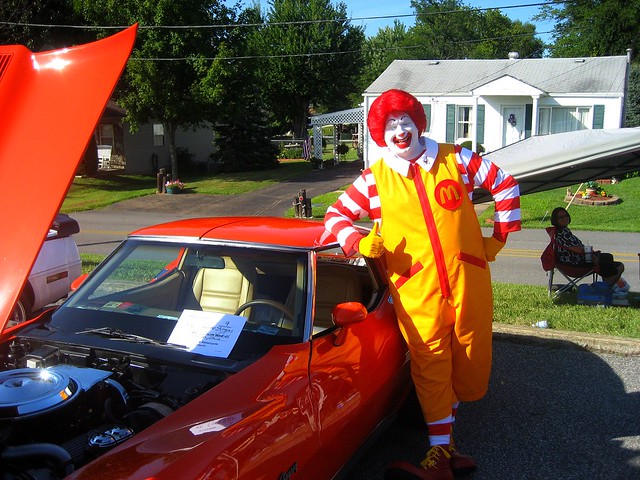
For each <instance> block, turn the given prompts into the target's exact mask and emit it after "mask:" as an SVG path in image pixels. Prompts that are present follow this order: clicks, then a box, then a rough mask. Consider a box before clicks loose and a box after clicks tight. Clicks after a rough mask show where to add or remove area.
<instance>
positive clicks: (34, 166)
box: [0, 25, 137, 329]
mask: <svg viewBox="0 0 640 480" xmlns="http://www.w3.org/2000/svg"><path fill="white" fill-rule="evenodd" d="M136 31H137V25H134V26H132V27H130V28H128V29H126V30H124V31H122V32H120V33H117V34H115V35H113V36H110V37H107V38H105V39H102V40H99V41H96V42H93V43H89V44H86V45H80V46H76V47H71V48H64V49H60V50H52V51H49V52H42V53H35V54H34V53H32V52H30V51H29V50H28V49H27V48H25V47H23V46H19V45H9V46H0V112H2V115H0V185H2V191H3V194H4V199H3V205H4V206H5V208H3V214H2V220H3V223H4V228H3V229H2V234H1V235H0V238H2V240H0V246H1V250H0V329H3V328H4V326H5V325H6V322H7V320H8V318H9V315H10V313H11V310H12V308H13V306H14V304H15V302H16V300H17V299H18V297H19V295H20V291H21V290H22V287H23V285H24V284H25V282H26V279H27V276H28V275H29V272H30V271H31V267H32V266H33V263H34V262H35V259H36V257H37V255H38V252H39V251H40V248H41V246H42V242H43V241H44V239H45V237H46V235H47V232H48V231H49V227H50V226H51V222H52V221H53V219H54V217H55V215H56V214H57V213H58V210H59V209H60V207H61V205H62V202H63V201H64V198H65V195H66V193H67V191H68V190H69V187H70V186H71V182H72V180H73V177H74V174H75V172H76V169H77V167H78V164H79V163H80V160H81V158H82V156H83V154H84V151H85V149H86V147H87V144H88V142H89V139H90V138H91V135H93V132H94V129H95V128H96V125H97V123H98V120H99V119H100V115H101V114H102V111H103V110H104V107H105V105H106V104H107V101H108V100H109V98H110V96H111V94H112V93H113V90H114V88H115V85H116V83H117V82H118V79H119V78H120V75H121V74H122V71H123V70H124V66H125V64H126V62H127V59H128V58H129V55H130V54H131V50H132V48H133V44H134V41H135V36H136Z"/></svg>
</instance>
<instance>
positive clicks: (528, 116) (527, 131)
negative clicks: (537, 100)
mask: <svg viewBox="0 0 640 480" xmlns="http://www.w3.org/2000/svg"><path fill="white" fill-rule="evenodd" d="M532 122H533V104H531V103H527V104H525V106H524V138H529V137H530V136H531V126H532Z"/></svg>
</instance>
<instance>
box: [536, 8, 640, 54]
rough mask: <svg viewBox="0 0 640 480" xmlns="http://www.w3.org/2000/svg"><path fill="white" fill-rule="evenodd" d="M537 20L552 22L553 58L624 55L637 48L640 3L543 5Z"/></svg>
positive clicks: (639, 38)
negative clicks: (628, 50) (629, 49)
mask: <svg viewBox="0 0 640 480" xmlns="http://www.w3.org/2000/svg"><path fill="white" fill-rule="evenodd" d="M538 18H540V19H546V20H555V26H554V28H553V38H554V43H553V44H552V45H550V51H551V56H553V57H583V56H588V57H595V56H608V55H624V54H625V53H626V50H627V48H631V49H633V51H634V52H638V49H639V48H640V36H639V35H638V31H639V30H640V2H637V1H629V0H569V1H567V2H562V3H558V4H555V3H554V4H550V5H545V6H543V7H542V8H541V13H540V15H538Z"/></svg>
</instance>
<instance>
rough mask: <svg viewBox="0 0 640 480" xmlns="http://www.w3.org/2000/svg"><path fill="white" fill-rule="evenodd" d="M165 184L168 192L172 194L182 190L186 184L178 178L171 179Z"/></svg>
mask: <svg viewBox="0 0 640 480" xmlns="http://www.w3.org/2000/svg"><path fill="white" fill-rule="evenodd" d="M164 186H165V188H166V189H167V193H168V194H169V195H171V194H175V193H180V192H182V190H184V187H185V184H184V183H182V182H181V181H180V180H177V179H176V180H169V181H168V182H167V183H165V184H164Z"/></svg>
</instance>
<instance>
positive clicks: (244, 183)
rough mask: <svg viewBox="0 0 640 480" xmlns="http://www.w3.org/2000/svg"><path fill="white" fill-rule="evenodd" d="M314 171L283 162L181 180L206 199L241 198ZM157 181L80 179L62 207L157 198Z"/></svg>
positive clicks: (71, 208)
mask: <svg viewBox="0 0 640 480" xmlns="http://www.w3.org/2000/svg"><path fill="white" fill-rule="evenodd" d="M310 170H311V164H310V163H309V162H307V161H304V160H288V161H284V162H281V163H280V165H279V167H278V168H274V169H271V170H260V171H252V172H239V173H223V174H219V175H213V176H203V175H200V176H195V175H184V176H182V178H181V180H182V181H183V182H185V183H186V186H187V189H188V190H189V191H190V192H192V193H199V194H203V195H238V194H241V193H246V192H250V191H252V190H257V189H259V188H262V187H266V186H268V185H272V184H274V183H278V182H280V181H283V180H287V179H289V178H293V177H296V176H298V175H300V174H302V173H304V172H307V171H310ZM156 182H157V180H156V177H154V176H151V175H119V174H113V173H107V174H101V175H99V176H97V177H94V178H91V177H76V178H75V179H74V181H73V184H72V185H71V189H70V190H69V193H68V194H67V197H66V198H65V200H64V203H63V204H62V211H63V212H65V213H73V212H81V211H85V210H94V209H96V208H101V207H105V206H107V205H110V204H112V203H116V202H120V201H122V200H128V199H130V198H137V197H142V196H145V195H153V194H155V192H156V189H157V185H156Z"/></svg>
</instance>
